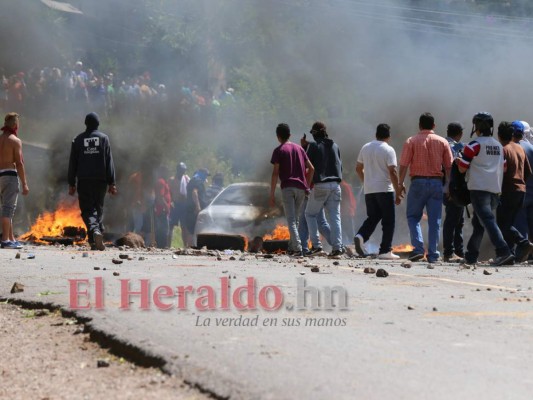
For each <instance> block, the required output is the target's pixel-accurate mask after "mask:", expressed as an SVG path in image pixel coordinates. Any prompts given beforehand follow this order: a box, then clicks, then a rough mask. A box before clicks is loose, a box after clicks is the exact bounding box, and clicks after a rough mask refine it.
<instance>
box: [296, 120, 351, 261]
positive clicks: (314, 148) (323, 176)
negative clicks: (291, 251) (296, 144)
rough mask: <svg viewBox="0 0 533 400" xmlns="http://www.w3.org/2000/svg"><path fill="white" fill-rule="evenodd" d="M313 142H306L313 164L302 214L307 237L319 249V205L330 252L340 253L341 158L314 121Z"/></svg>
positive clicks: (318, 124) (324, 127)
mask: <svg viewBox="0 0 533 400" xmlns="http://www.w3.org/2000/svg"><path fill="white" fill-rule="evenodd" d="M310 133H311V135H313V139H314V140H315V142H314V143H310V144H309V150H308V152H307V154H308V157H309V161H311V164H312V165H313V166H314V167H315V172H314V176H313V184H314V186H313V189H312V190H311V193H310V195H309V199H308V202H307V206H306V208H305V218H306V220H307V226H308V228H309V237H310V239H311V243H312V245H313V251H314V252H321V251H322V243H321V242H320V237H319V235H318V222H317V216H318V214H319V213H320V211H321V209H322V208H324V209H325V210H326V212H327V218H328V223H329V226H330V228H331V236H330V240H331V246H332V251H331V253H330V256H333V257H335V256H340V255H342V254H344V253H345V252H346V249H345V248H344V246H343V244H342V231H341V216H340V203H341V187H340V182H341V181H342V162H341V155H340V151H339V147H338V146H337V144H336V143H335V142H334V141H333V140H331V139H330V138H329V137H328V133H327V128H326V125H325V124H324V123H323V122H320V121H317V122H315V123H314V124H313V126H312V128H311V131H310Z"/></svg>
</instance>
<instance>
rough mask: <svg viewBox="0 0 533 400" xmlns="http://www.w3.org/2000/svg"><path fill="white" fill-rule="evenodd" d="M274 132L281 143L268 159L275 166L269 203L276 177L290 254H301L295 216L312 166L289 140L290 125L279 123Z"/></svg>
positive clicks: (302, 198)
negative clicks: (279, 188) (279, 187)
mask: <svg viewBox="0 0 533 400" xmlns="http://www.w3.org/2000/svg"><path fill="white" fill-rule="evenodd" d="M276 136H277V138H278V141H279V142H280V145H279V146H278V147H276V148H275V149H274V151H273V153H272V158H271V160H270V162H271V163H272V164H273V166H274V167H273V169H272V179H271V182H270V206H271V207H274V206H275V204H276V200H275V193H276V186H277V184H278V177H279V179H280V181H281V197H282V201H283V209H284V210H285V217H286V218H287V224H288V227H289V234H290V240H289V254H291V255H296V256H303V252H302V243H301V240H300V237H299V235H298V219H299V216H300V211H301V208H302V204H303V202H304V199H305V195H306V192H307V191H308V190H309V184H310V182H311V178H312V176H313V173H314V172H315V169H314V167H313V165H312V164H311V163H310V162H309V159H308V158H307V155H306V153H305V151H304V149H303V148H302V146H300V145H298V144H296V143H292V142H290V141H289V138H290V136H291V130H290V128H289V125H287V124H284V123H281V124H279V125H278V126H277V128H276ZM306 168H307V171H306Z"/></svg>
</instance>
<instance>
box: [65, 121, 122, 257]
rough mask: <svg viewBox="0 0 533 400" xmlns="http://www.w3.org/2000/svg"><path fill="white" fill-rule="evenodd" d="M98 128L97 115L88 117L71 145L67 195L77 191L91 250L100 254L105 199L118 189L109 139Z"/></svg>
mask: <svg viewBox="0 0 533 400" xmlns="http://www.w3.org/2000/svg"><path fill="white" fill-rule="evenodd" d="M99 125H100V120H99V118H98V115H97V114H95V113H90V114H87V116H86V117H85V126H86V129H85V131H84V132H82V133H80V134H79V135H78V136H76V138H75V139H74V140H73V141H72V146H71V150H70V162H69V167H68V184H69V190H68V193H69V194H70V195H71V196H74V194H75V193H76V190H77V192H78V200H79V204H80V210H81V217H82V218H83V222H84V223H85V226H86V227H87V234H88V239H89V244H90V245H91V249H92V250H101V251H103V250H105V245H104V239H103V235H102V233H103V220H102V219H103V211H104V198H105V195H106V191H107V192H108V193H109V194H111V195H115V194H117V187H116V184H115V165H114V163H113V156H112V154H111V144H110V143H109V137H108V136H107V135H106V134H105V133H103V132H100V131H99V130H98V126H99Z"/></svg>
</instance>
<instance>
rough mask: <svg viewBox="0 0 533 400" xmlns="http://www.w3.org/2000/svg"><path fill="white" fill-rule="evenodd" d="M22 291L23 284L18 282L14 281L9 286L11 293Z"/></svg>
mask: <svg viewBox="0 0 533 400" xmlns="http://www.w3.org/2000/svg"><path fill="white" fill-rule="evenodd" d="M23 291H24V285H23V284H22V283H19V282H15V283H14V284H13V287H11V293H20V292H23Z"/></svg>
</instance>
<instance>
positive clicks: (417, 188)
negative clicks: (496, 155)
mask: <svg viewBox="0 0 533 400" xmlns="http://www.w3.org/2000/svg"><path fill="white" fill-rule="evenodd" d="M418 126H419V128H420V131H419V133H418V134H416V135H414V136H411V137H410V138H408V139H407V140H406V141H405V144H404V146H403V149H402V155H401V157H400V179H399V184H398V186H399V189H400V193H403V192H405V186H404V180H405V176H406V175H407V169H408V168H409V174H410V177H411V185H410V186H409V193H408V195H407V223H408V224H409V233H410V235H411V245H412V246H413V247H414V250H413V251H412V253H411V254H410V255H409V260H411V261H420V260H421V259H423V258H424V240H423V237H422V229H421V227H420V220H421V219H422V214H423V212H424V208H425V209H426V212H427V217H428V254H427V261H428V262H430V263H434V262H437V261H438V259H439V255H440V253H439V251H438V250H437V248H438V245H439V231H440V223H441V218H442V199H443V194H444V190H443V185H442V179H443V170H444V171H445V175H446V178H447V177H448V176H450V169H451V167H452V152H451V150H450V145H449V144H448V141H447V140H446V139H444V138H443V137H441V136H438V135H436V134H435V132H434V131H433V129H434V128H435V119H434V118H433V115H431V114H430V113H424V114H422V115H421V116H420V118H419V121H418ZM447 180H448V179H446V181H447ZM446 191H447V190H446Z"/></svg>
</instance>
